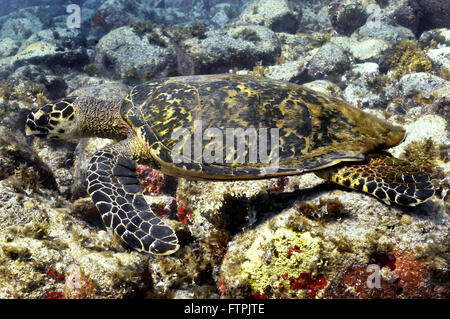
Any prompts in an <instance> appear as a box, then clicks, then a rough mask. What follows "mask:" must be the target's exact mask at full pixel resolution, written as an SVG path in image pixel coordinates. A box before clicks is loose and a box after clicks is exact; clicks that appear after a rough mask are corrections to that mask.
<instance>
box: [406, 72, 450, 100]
mask: <svg viewBox="0 0 450 319" xmlns="http://www.w3.org/2000/svg"><path fill="white" fill-rule="evenodd" d="M447 82H448V81H445V80H444V79H442V78H440V77H438V76H435V75H432V74H429V73H425V72H419V73H411V74H406V75H404V76H403V77H402V78H401V79H400V81H399V82H398V85H399V90H400V92H401V94H403V95H404V96H412V95H414V94H417V93H421V94H422V95H423V96H428V95H429V94H430V93H431V92H433V91H434V90H437V89H438V88H440V87H442V86H444V85H446V84H447Z"/></svg>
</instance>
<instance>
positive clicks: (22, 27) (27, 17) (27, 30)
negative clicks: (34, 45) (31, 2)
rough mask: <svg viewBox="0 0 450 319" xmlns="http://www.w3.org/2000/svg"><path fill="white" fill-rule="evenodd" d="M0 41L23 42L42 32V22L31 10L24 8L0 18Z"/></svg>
mask: <svg viewBox="0 0 450 319" xmlns="http://www.w3.org/2000/svg"><path fill="white" fill-rule="evenodd" d="M0 26H1V29H0V39H2V38H11V39H13V40H18V41H23V40H26V39H28V38H29V37H30V36H31V35H32V34H33V33H35V32H38V31H40V30H42V27H43V25H42V22H41V21H40V20H39V18H38V17H37V16H36V15H35V12H34V10H33V9H32V8H26V9H22V10H19V11H17V12H12V13H10V14H8V15H6V16H1V17H0Z"/></svg>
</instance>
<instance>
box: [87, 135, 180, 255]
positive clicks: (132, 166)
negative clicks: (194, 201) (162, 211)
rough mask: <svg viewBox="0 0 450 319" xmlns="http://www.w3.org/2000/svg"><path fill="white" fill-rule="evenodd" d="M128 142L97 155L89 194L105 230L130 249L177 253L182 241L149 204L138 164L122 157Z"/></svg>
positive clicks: (93, 160) (93, 162)
mask: <svg viewBox="0 0 450 319" xmlns="http://www.w3.org/2000/svg"><path fill="white" fill-rule="evenodd" d="M125 142H126V141H123V142H121V143H118V144H115V145H113V146H107V147H105V148H104V149H102V150H100V151H98V152H97V153H95V154H94V156H93V157H92V159H91V161H90V162H89V167H88V193H89V195H90V196H91V198H92V200H93V201H94V203H95V205H96V206H97V208H98V210H99V211H100V214H101V216H102V219H103V222H104V223H105V226H106V227H109V228H112V229H113V230H114V232H115V233H116V234H118V235H119V236H120V237H121V238H122V240H123V241H124V242H125V243H127V244H128V245H129V246H130V247H132V248H135V249H137V250H140V251H144V252H149V253H152V254H158V255H168V254H171V253H174V252H175V251H177V250H178V248H179V245H178V239H177V237H176V235H175V233H174V231H173V229H172V228H170V227H169V226H167V225H166V224H165V223H164V222H163V221H161V219H160V218H159V217H158V216H156V215H155V214H154V213H153V211H152V210H151V208H150V207H149V205H148V204H147V202H146V201H145V199H144V196H143V195H142V189H141V186H140V185H139V180H138V178H137V174H136V168H137V165H136V163H135V162H134V161H132V160H130V159H127V158H126V157H124V156H123V155H121V151H122V150H126V149H127V148H126V147H123V146H125ZM122 143H124V144H122Z"/></svg>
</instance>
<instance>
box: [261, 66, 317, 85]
mask: <svg viewBox="0 0 450 319" xmlns="http://www.w3.org/2000/svg"><path fill="white" fill-rule="evenodd" d="M267 69H268V71H267V74H266V76H267V77H269V78H271V79H274V80H280V81H286V82H293V83H298V84H301V83H304V82H306V81H308V79H309V77H308V74H307V71H308V69H307V68H306V63H305V62H304V61H288V62H286V63H283V64H281V65H271V66H269V67H268V68H267Z"/></svg>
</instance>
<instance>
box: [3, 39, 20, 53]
mask: <svg viewBox="0 0 450 319" xmlns="http://www.w3.org/2000/svg"><path fill="white" fill-rule="evenodd" d="M19 44H20V42H19V41H17V40H13V39H11V38H3V39H0V58H3V57H8V56H11V55H14V54H16V52H17V50H19Z"/></svg>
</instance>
